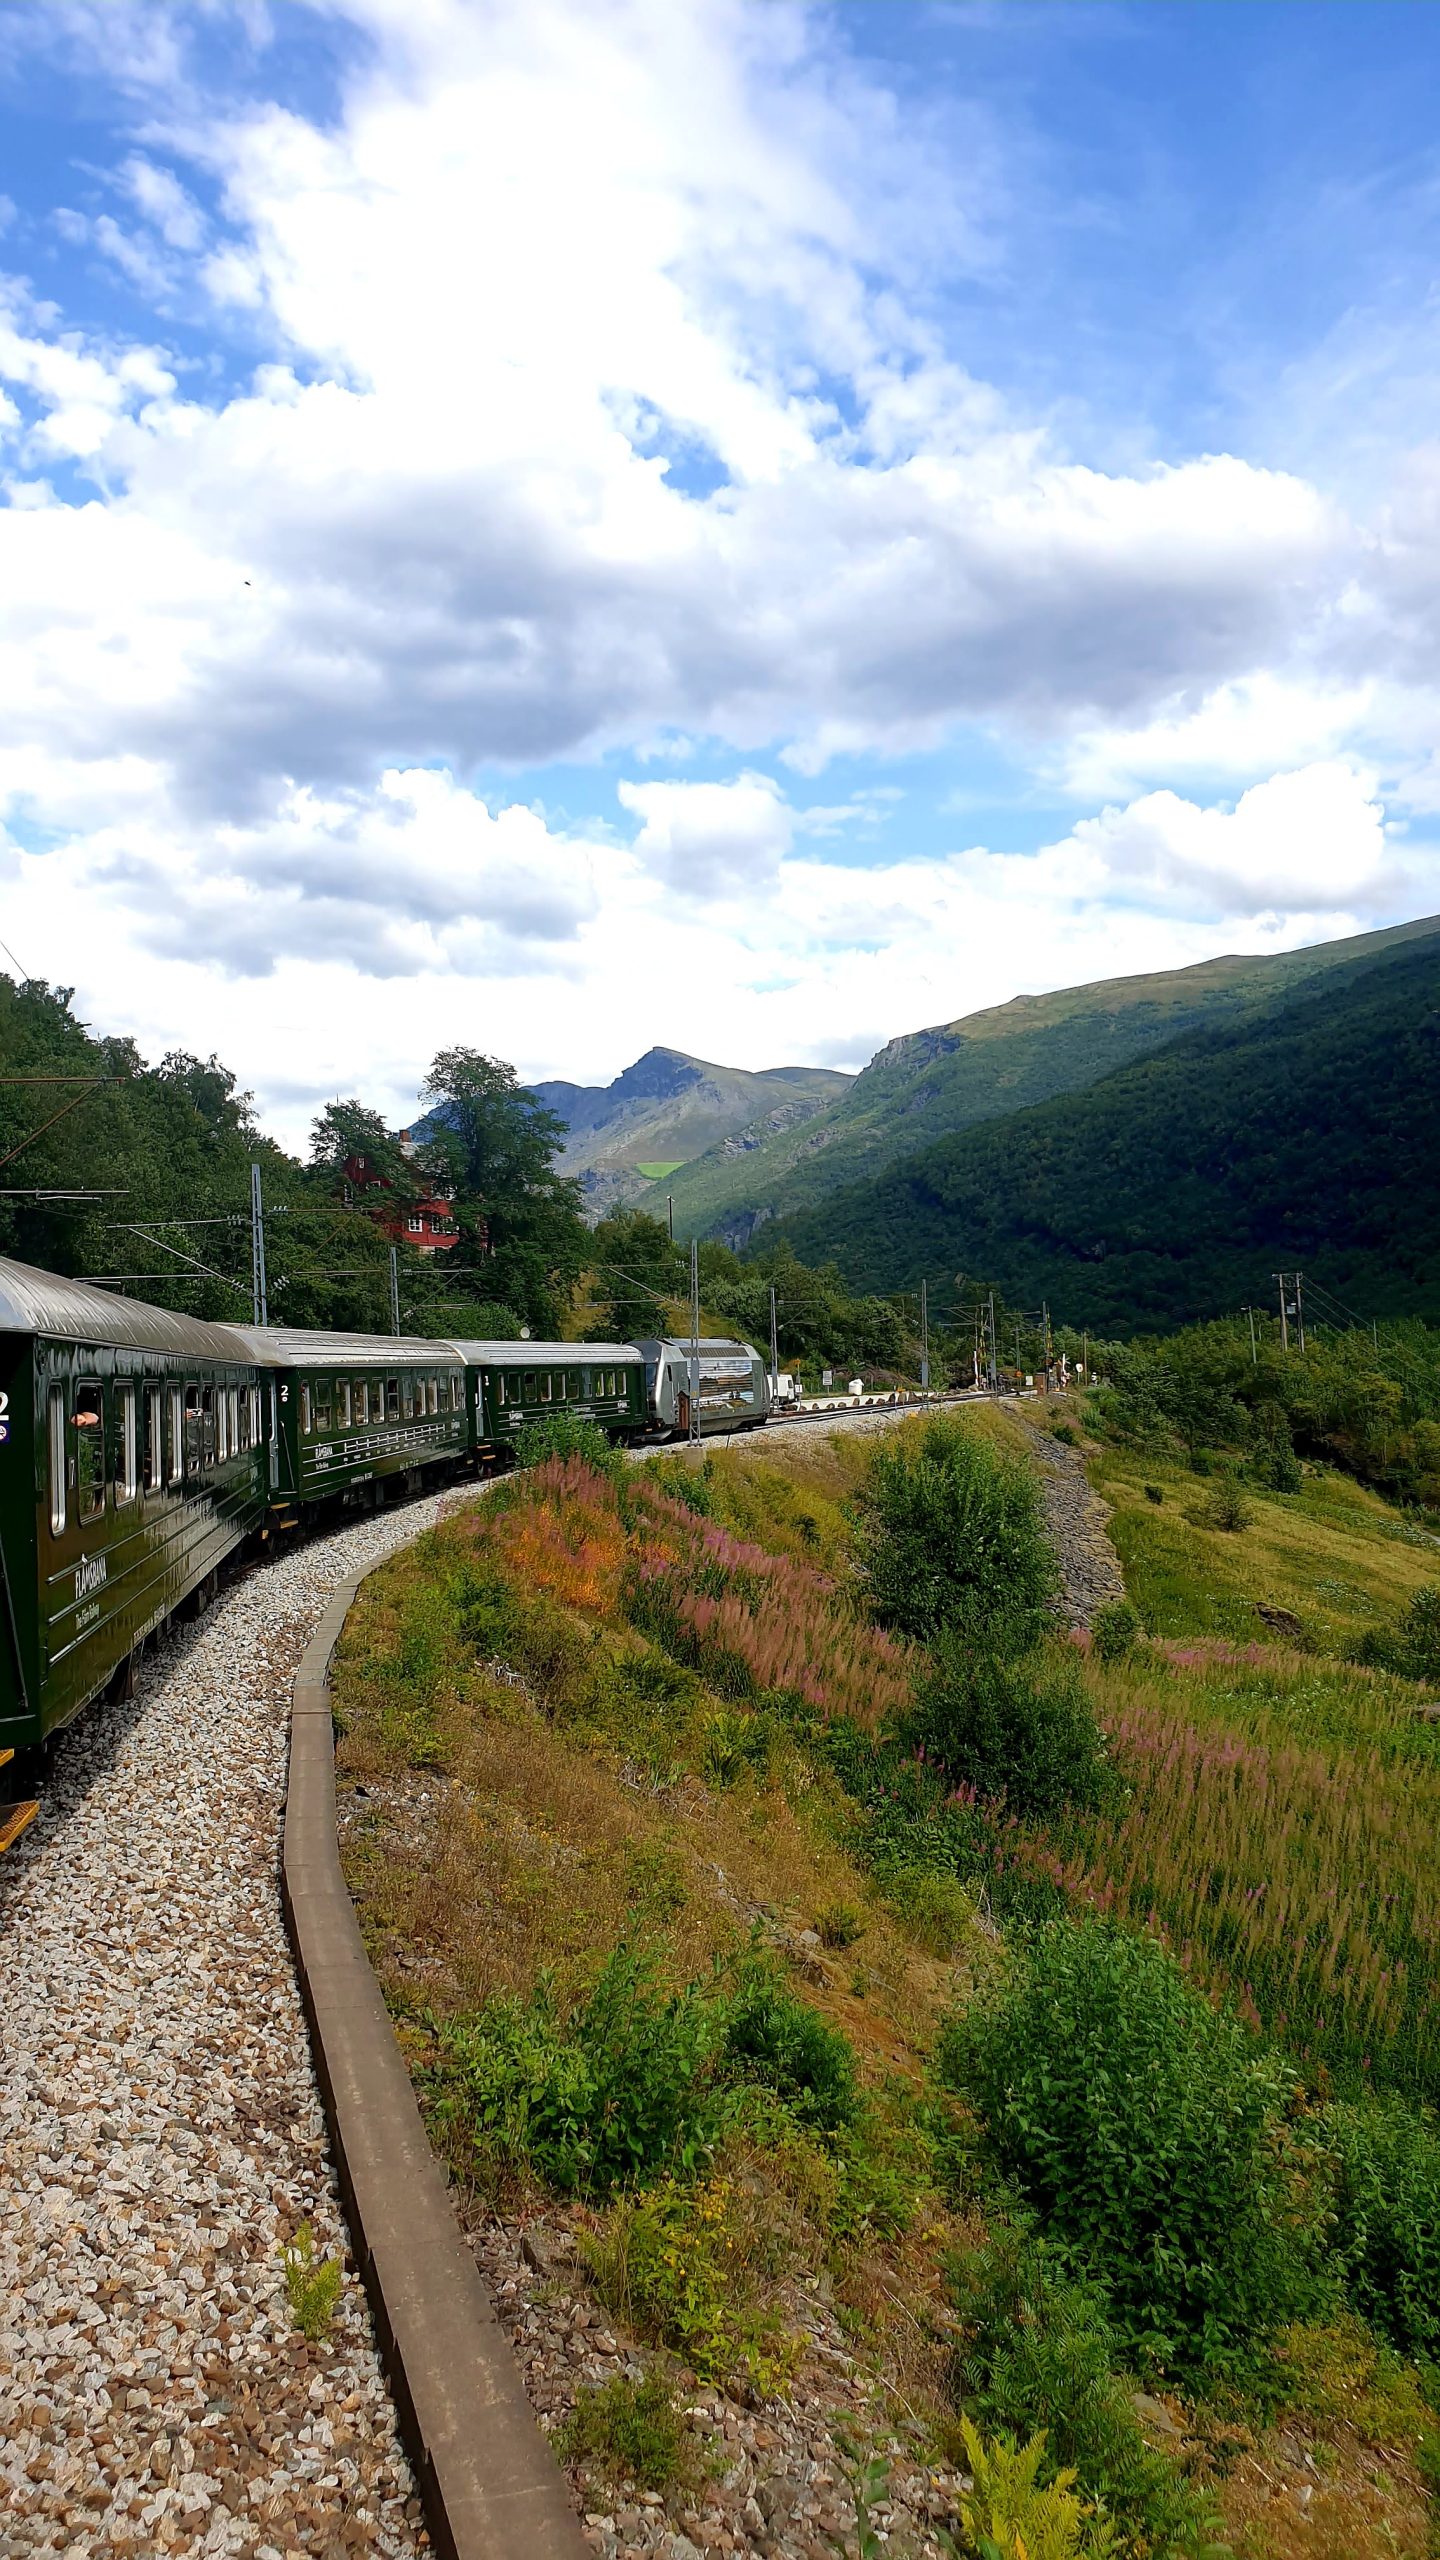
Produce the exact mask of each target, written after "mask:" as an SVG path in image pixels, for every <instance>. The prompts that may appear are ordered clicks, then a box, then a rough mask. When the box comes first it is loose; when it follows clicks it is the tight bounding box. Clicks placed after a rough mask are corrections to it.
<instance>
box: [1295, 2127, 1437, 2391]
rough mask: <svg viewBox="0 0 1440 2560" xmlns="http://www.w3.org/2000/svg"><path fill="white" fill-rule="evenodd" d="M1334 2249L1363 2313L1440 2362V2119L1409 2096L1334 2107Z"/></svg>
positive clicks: (1412, 2351)
mask: <svg viewBox="0 0 1440 2560" xmlns="http://www.w3.org/2000/svg"><path fill="white" fill-rule="evenodd" d="M1322 2137H1323V2140H1324V2142H1325V2145H1326V2148H1327V2150H1328V2151H1329V2153H1330V2155H1331V2157H1332V2159H1333V2160H1334V2163H1335V2173H1336V2174H1335V2196H1334V2203H1333V2210H1334V2215H1335V2222H1334V2230H1333V2234H1332V2243H1331V2245H1332V2249H1333V2253H1334V2258H1335V2261H1336V2263H1337V2265H1338V2267H1339V2270H1340V2273H1341V2277H1342V2280H1343V2282H1344V2284H1345V2288H1346V2291H1347V2292H1348V2294H1349V2296H1350V2299H1351V2301H1352V2302H1353V2303H1354V2305H1355V2307H1356V2309H1357V2311H1360V2312H1362V2313H1363V2315H1364V2317H1365V2318H1366V2319H1367V2320H1370V2321H1372V2322H1373V2323H1374V2325H1375V2327H1376V2328H1377V2329H1379V2330H1380V2331H1382V2333H1383V2334H1384V2335H1385V2336H1386V2337H1387V2338H1389V2339H1390V2340H1391V2341H1392V2343H1393V2344H1394V2345H1395V2346H1397V2347H1398V2348H1399V2349H1400V2351H1401V2353H1402V2354H1403V2355H1407V2356H1413V2357H1414V2358H1415V2359H1416V2361H1417V2362H1427V2361H1428V2362H1430V2363H1440V2122H1437V2120H1436V2118H1435V2117H1434V2116H1433V2115H1431V2114H1430V2113H1429V2111H1428V2109H1427V2110H1425V2111H1423V2112H1422V2111H1421V2110H1420V2109H1419V2108H1416V2107H1409V2106H1406V2105H1405V2103H1404V2102H1403V2100H1401V2099H1398V2098H1394V2099H1380V2098H1374V2099H1370V2100H1367V2101H1366V2102H1365V2103H1363V2104H1361V2105H1357V2106H1334V2107H1328V2108H1327V2109H1326V2110H1325V2114H1324V2117H1323V2119H1322Z"/></svg>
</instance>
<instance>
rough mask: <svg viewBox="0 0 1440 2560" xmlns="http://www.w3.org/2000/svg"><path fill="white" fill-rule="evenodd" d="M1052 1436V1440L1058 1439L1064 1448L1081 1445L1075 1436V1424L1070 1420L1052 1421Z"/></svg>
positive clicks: (1073, 1447) (1074, 1447) (1075, 1447)
mask: <svg viewBox="0 0 1440 2560" xmlns="http://www.w3.org/2000/svg"><path fill="white" fill-rule="evenodd" d="M1050 1437H1051V1439H1052V1440H1058V1441H1059V1443H1060V1446H1061V1447H1062V1449H1078V1448H1079V1446H1080V1443H1079V1441H1078V1440H1077V1439H1076V1437H1075V1430H1074V1425H1073V1424H1072V1423H1069V1422H1052V1423H1051V1425H1050Z"/></svg>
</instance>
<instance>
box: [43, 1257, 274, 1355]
mask: <svg viewBox="0 0 1440 2560" xmlns="http://www.w3.org/2000/svg"><path fill="white" fill-rule="evenodd" d="M0 1333H39V1334H46V1335H49V1336H50V1337H51V1338H52V1339H53V1340H58V1341H62V1342H93V1343H96V1344H102V1343H103V1344H106V1345H110V1344H113V1345H114V1346H115V1347H116V1348H117V1349H121V1350H131V1349H134V1350H140V1351H174V1352H177V1353H182V1354H183V1353H185V1352H193V1353H194V1355H195V1357H196V1358H197V1359H205V1360H230V1361H244V1360H248V1359H249V1358H250V1357H251V1355H250V1353H249V1352H248V1351H247V1349H246V1348H245V1344H244V1341H243V1338H242V1337H241V1336H240V1335H239V1333H238V1332H237V1331H236V1330H235V1329H234V1328H233V1327H232V1326H230V1325H225V1324H203V1323H202V1322H201V1321H200V1319H199V1318H198V1317H197V1316H182V1315H176V1314H175V1312H174V1310H173V1309H172V1308H170V1307H152V1306H151V1305H150V1304H149V1303H148V1301H147V1300H146V1299H144V1298H121V1297H117V1296H115V1295H114V1294H113V1292H112V1291H111V1290H109V1289H98V1288H97V1287H96V1286H95V1284H94V1282H93V1281H91V1280H65V1279H62V1278H61V1276H60V1274H59V1273H58V1272H55V1271H37V1270H36V1269H35V1268H34V1266H33V1264H31V1263H28V1262H10V1261H8V1260H6V1259H5V1258H4V1257H3V1256H0Z"/></svg>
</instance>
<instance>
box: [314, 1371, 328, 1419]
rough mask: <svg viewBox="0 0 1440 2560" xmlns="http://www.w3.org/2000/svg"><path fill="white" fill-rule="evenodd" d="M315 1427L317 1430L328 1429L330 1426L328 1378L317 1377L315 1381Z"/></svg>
mask: <svg viewBox="0 0 1440 2560" xmlns="http://www.w3.org/2000/svg"><path fill="white" fill-rule="evenodd" d="M315 1428H316V1430H317V1431H328V1430H329V1428H330V1381H329V1379H328V1378H317V1379H316V1381H315Z"/></svg>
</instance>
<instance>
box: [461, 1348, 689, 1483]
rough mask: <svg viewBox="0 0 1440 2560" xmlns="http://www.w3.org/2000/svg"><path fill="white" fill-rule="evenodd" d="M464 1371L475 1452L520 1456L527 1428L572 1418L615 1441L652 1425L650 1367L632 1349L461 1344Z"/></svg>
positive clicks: (631, 1437) (637, 1352)
mask: <svg viewBox="0 0 1440 2560" xmlns="http://www.w3.org/2000/svg"><path fill="white" fill-rule="evenodd" d="M453 1347H454V1349H455V1350H456V1351H457V1352H458V1353H459V1355H460V1358H461V1359H462V1360H463V1361H464V1363H465V1373H466V1382H467V1399H468V1403H469V1411H470V1431H471V1439H472V1445H473V1446H474V1447H475V1449H476V1450H477V1451H478V1452H479V1453H480V1455H481V1456H482V1457H484V1456H487V1455H489V1456H496V1457H499V1456H513V1454H514V1451H515V1447H516V1443H517V1440H518V1437H519V1435H520V1433H521V1431H522V1430H523V1429H524V1426H525V1425H526V1424H527V1423H532V1422H542V1421H547V1420H550V1419H553V1417H554V1416H555V1415H556V1414H561V1413H564V1414H569V1415H570V1416H572V1418H573V1419H574V1420H575V1421H577V1422H598V1423H599V1424H600V1426H601V1428H602V1429H603V1430H605V1431H608V1432H609V1434H610V1436H611V1438H612V1439H616V1440H619V1439H634V1438H637V1437H638V1436H639V1435H640V1433H642V1432H643V1431H645V1430H646V1429H647V1427H648V1424H649V1419H650V1417H649V1408H648V1406H647V1404H646V1399H645V1363H644V1360H643V1359H642V1358H641V1355H640V1353H639V1351H638V1350H637V1348H636V1346H635V1344H634V1343H633V1342H457V1343H456V1344H455V1345H454V1346H453Z"/></svg>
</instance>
